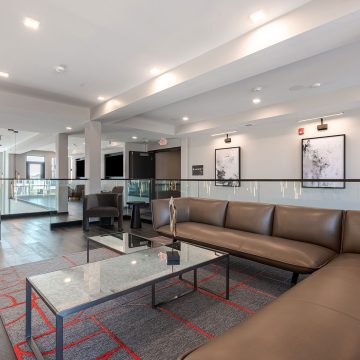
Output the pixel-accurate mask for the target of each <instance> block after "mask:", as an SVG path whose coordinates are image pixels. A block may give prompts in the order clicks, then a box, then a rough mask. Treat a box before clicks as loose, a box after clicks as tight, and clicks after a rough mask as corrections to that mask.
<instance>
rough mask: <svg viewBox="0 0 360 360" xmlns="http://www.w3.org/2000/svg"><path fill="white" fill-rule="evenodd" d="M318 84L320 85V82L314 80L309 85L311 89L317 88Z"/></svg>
mask: <svg viewBox="0 0 360 360" xmlns="http://www.w3.org/2000/svg"><path fill="white" fill-rule="evenodd" d="M320 86H321V83H319V82H316V83H313V84H312V85H310V87H311V88H312V89H315V88H318V87H320Z"/></svg>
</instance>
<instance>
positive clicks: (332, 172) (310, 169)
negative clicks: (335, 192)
mask: <svg viewBox="0 0 360 360" xmlns="http://www.w3.org/2000/svg"><path fill="white" fill-rule="evenodd" d="M301 178H302V180H303V182H302V186H303V187H305V188H331V189H344V188H345V182H344V181H335V182H334V181H304V180H310V179H314V180H315V179H316V180H321V179H324V180H336V179H340V180H341V179H345V135H334V136H324V137H318V138H310V139H302V175H301Z"/></svg>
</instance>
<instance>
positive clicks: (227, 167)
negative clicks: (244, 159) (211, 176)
mask: <svg viewBox="0 0 360 360" xmlns="http://www.w3.org/2000/svg"><path fill="white" fill-rule="evenodd" d="M215 179H216V181H215V185H217V186H240V181H236V180H240V147H230V148H222V149H215Z"/></svg>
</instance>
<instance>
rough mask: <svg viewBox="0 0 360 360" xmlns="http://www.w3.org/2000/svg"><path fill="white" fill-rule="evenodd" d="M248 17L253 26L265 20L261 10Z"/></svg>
mask: <svg viewBox="0 0 360 360" xmlns="http://www.w3.org/2000/svg"><path fill="white" fill-rule="evenodd" d="M249 17H250V20H251V21H252V22H253V23H254V24H259V23H260V22H262V21H264V20H265V13H264V12H263V11H262V10H258V11H255V12H253V13H252V14H250V16H249Z"/></svg>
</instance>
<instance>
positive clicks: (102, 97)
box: [97, 96, 105, 101]
mask: <svg viewBox="0 0 360 360" xmlns="http://www.w3.org/2000/svg"><path fill="white" fill-rule="evenodd" d="M97 99H98V100H99V101H104V100H105V98H104V96H98V98H97Z"/></svg>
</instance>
